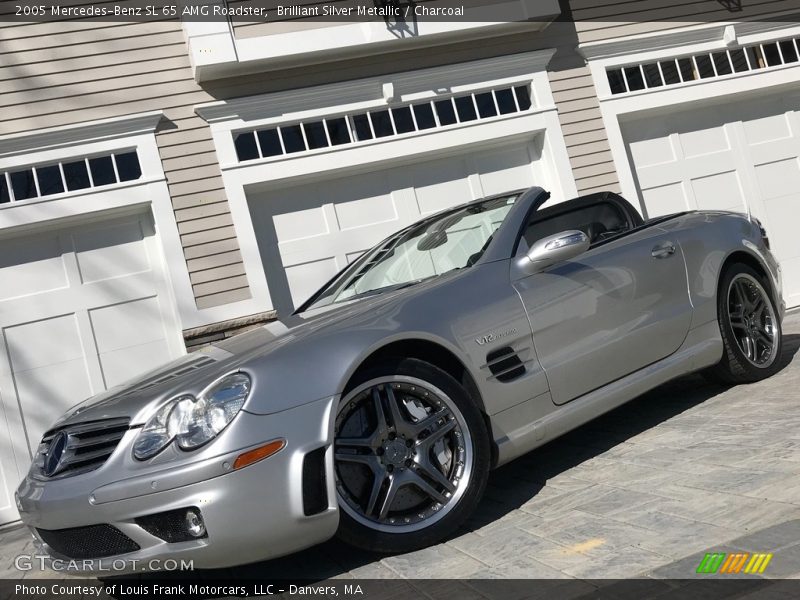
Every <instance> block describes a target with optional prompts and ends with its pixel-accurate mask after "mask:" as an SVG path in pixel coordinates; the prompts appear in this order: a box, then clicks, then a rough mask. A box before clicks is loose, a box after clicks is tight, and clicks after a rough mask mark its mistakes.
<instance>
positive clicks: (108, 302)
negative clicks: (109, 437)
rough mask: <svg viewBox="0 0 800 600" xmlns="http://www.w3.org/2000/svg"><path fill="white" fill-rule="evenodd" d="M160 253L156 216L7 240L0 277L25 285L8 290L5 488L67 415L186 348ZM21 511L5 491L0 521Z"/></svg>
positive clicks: (0, 307)
mask: <svg viewBox="0 0 800 600" xmlns="http://www.w3.org/2000/svg"><path fill="white" fill-rule="evenodd" d="M159 252H160V250H159V245H158V242H157V240H156V238H155V232H154V229H153V224H152V220H151V217H150V216H149V215H136V216H127V217H125V218H121V219H113V220H107V221H102V222H96V223H93V224H91V225H84V226H78V227H71V228H62V229H61V230H57V231H49V232H47V233H42V234H37V235H32V236H29V237H28V236H26V238H25V239H22V240H20V239H8V240H4V241H3V242H0V277H2V279H0V281H2V282H3V283H4V284H5V282H6V281H13V283H14V285H15V288H16V290H17V293H19V292H20V291H22V292H25V293H26V295H25V296H24V297H19V298H5V299H3V298H2V296H0V331H2V338H3V340H4V343H2V344H0V401H2V406H0V409H2V414H0V417H1V416H2V415H5V419H6V420H7V423H8V438H9V441H8V443H7V447H6V446H3V447H2V448H0V452H2V456H0V463H2V465H0V466H2V468H3V470H4V474H3V477H4V478H5V479H2V480H0V488H2V490H0V491H2V492H3V493H5V494H8V493H10V492H11V491H13V489H14V487H15V486H16V485H17V483H18V477H19V476H20V475H21V474H23V473H24V472H25V471H27V468H28V465H29V461H30V457H31V453H32V452H33V451H34V450H35V448H36V446H37V445H38V443H39V440H40V439H41V436H42V434H43V433H44V432H45V431H46V430H47V428H49V427H50V426H51V424H52V422H53V421H54V420H55V419H56V418H57V417H58V416H59V415H61V414H63V413H64V412H65V411H66V410H68V409H69V408H70V407H71V406H74V405H75V404H76V403H77V402H79V401H81V400H83V399H85V398H86V397H88V396H90V395H92V394H93V393H96V392H98V391H101V390H102V389H103V388H104V387H109V386H112V385H116V384H117V383H120V382H122V381H123V380H126V379H129V378H130V377H132V376H135V375H136V374H137V373H139V372H141V371H144V370H148V369H151V368H153V367H155V366H157V365H158V364H160V363H163V362H166V361H168V360H169V359H171V358H174V357H176V356H177V355H178V353H179V352H180V348H179V346H178V344H177V343H176V339H175V336H176V335H179V334H178V324H177V323H176V322H175V320H174V313H173V310H172V308H171V307H170V306H169V304H167V302H168V298H169V295H168V294H169V292H168V286H167V282H166V279H165V275H164V272H163V265H162V264H161V263H160V262H159V261H158V260H156V259H157V257H158V253H159ZM43 284H44V285H43ZM37 286H38V287H37ZM3 289H6V287H5V285H4V286H3ZM0 422H2V424H3V426H5V422H3V421H2V420H1V419H0ZM2 437H5V432H3V436H2ZM9 465H10V466H9ZM12 470H15V471H16V474H13V473H11V471H12ZM16 517H17V515H16V509H15V507H13V506H11V507H8V508H6V507H4V506H3V503H2V495H0V524H3V523H5V522H8V521H11V520H13V519H15V518H16Z"/></svg>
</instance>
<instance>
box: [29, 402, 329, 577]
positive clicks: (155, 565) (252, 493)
mask: <svg viewBox="0 0 800 600" xmlns="http://www.w3.org/2000/svg"><path fill="white" fill-rule="evenodd" d="M335 406H336V399H335V398H327V399H323V400H319V401H316V402H311V403H309V404H305V405H303V406H299V407H297V408H294V409H291V410H287V411H284V412H280V413H276V414H271V415H255V414H251V413H244V412H242V413H240V414H239V415H238V416H237V418H236V419H235V420H234V422H233V423H231V425H230V426H229V429H230V430H229V431H225V432H224V433H223V434H221V436H220V438H222V437H223V436H225V437H226V444H227V445H228V446H230V444H231V440H232V439H235V440H236V441H237V443H241V444H242V445H240V446H239V447H238V448H237V449H235V450H233V451H225V452H224V453H222V454H217V455H215V456H210V457H209V456H208V455H209V454H213V450H212V446H213V445H214V444H213V443H212V444H210V445H209V448H208V449H207V451H206V452H204V453H203V457H202V458H200V457H197V458H196V459H195V460H194V461H191V460H190V459H191V457H192V455H191V454H186V453H184V454H183V455H182V456H181V455H177V456H178V458H177V459H176V460H172V461H170V460H167V461H162V462H161V463H160V464H153V465H149V466H148V467H149V468H146V469H141V468H139V467H140V465H135V464H134V461H133V458H132V457H131V447H132V444H133V440H134V439H135V438H136V435H137V434H138V432H139V429H138V428H135V429H131V430H129V431H128V432H127V434H126V436H125V437H124V438H123V440H122V441H121V442H120V444H119V446H118V447H117V449H116V450H115V451H114V454H113V455H112V456H111V457H110V458H109V460H108V461H107V462H106V463H105V464H104V465H103V466H102V467H100V468H99V469H97V470H95V471H92V472H89V473H85V474H82V475H76V476H73V477H65V478H63V479H53V480H49V481H43V480H41V479H38V478H36V477H33V476H31V475H30V474H29V475H28V477H26V479H25V480H24V481H23V482H22V484H20V487H19V489H18V491H17V496H18V501H17V504H18V508H19V509H20V517H21V519H22V521H23V522H24V523H25V524H26V525H28V527H30V528H31V530H32V532H33V534H34V538H36V539H37V541H38V542H39V545H40V547H41V548H42V549H43V550H44V551H45V552H46V553H47V554H48V555H50V556H51V557H52V558H54V559H58V561H54V563H55V562H58V563H60V564H62V565H64V568H68V569H78V570H86V571H109V570H113V571H114V572H131V571H151V570H160V569H165V568H172V567H173V566H174V565H173V563H171V562H169V559H173V560H175V561H177V563H178V564H180V563H181V561H184V563H185V562H186V561H191V562H192V564H193V568H196V569H197V568H217V567H228V566H232V565H237V564H245V563H250V562H256V561H260V560H265V559H269V558H275V557H278V556H283V555H286V554H290V553H292V552H295V551H297V550H301V549H303V548H307V547H309V546H312V545H315V544H317V543H319V542H322V541H324V540H326V539H328V538H330V537H331V536H333V534H334V533H335V532H336V528H337V526H338V522H339V514H338V508H337V503H336V492H335V486H334V478H333V456H332V430H333V415H334V411H335ZM274 439H285V440H286V446H285V447H284V448H283V449H282V450H280V451H279V452H277V453H276V454H274V455H272V456H270V457H268V458H265V459H263V460H260V461H259V462H256V463H254V464H251V465H249V466H246V467H243V468H241V469H239V470H235V469H234V468H233V464H234V461H235V460H236V457H237V456H239V455H240V454H242V453H243V452H246V451H247V450H250V449H252V448H257V447H259V446H261V445H263V444H264V443H266V442H269V441H271V440H274ZM219 441H222V440H221V439H220V440H219ZM242 442H243V443H242ZM220 449H222V448H220ZM315 451H316V456H317V457H319V456H320V453H324V460H323V463H322V464H323V465H324V467H323V466H320V463H319V461H315V462H314V464H315V465H317V466H316V468H317V469H319V468H322V469H323V470H324V473H322V474H319V473H317V475H318V476H317V477H308V476H306V477H304V468H305V469H309V468H314V466H313V465H311V466H309V464H307V463H308V462H309V461H307V456H308V455H309V454H310V453H313V452H315ZM131 465H134V467H136V468H131ZM142 471H144V472H142ZM134 472H136V473H137V474H135V475H132V473H134ZM306 475H308V474H306ZM310 481H311V482H313V481H316V484H315V485H316V488H315V489H311V488H310V486H311V485H312V484H311V483H309V482H310ZM312 493H313V494H315V499H316V500H315V503H316V508H315V509H314V512H313V514H306V513H308V512H309V511H308V506H309V502H308V498H307V496H308V495H309V494H312ZM320 498H321V500H322V501H321V502H320ZM190 507H196V508H197V509H199V510H200V513H201V514H202V518H203V521H204V524H205V527H206V531H207V537H204V538H199V539H194V540H191V541H181V542H167V541H165V540H164V539H162V538H161V537H158V536H156V535H153V534H151V533H148V531H146V530H145V529H144V528H143V527H141V526H140V525H139V524H137V522H136V519H137V518H140V517H145V516H150V515H156V514H160V513H164V512H168V511H174V510H179V509H187V508H190ZM98 524H103V525H111V526H113V527H115V528H116V529H118V530H119V531H120V532H122V533H123V534H124V535H125V536H127V537H128V538H129V539H130V540H132V541H133V542H134V543H135V544H136V545H138V546H139V548H140V549H139V550H136V551H133V552H128V553H125V554H117V555H112V556H108V557H105V558H101V559H94V558H92V559H91V560H84V559H80V560H70V559H74V558H75V557H74V556H69V555H68V554H60V553H58V552H57V551H55V550H54V549H53V548H51V547H49V546H47V545H46V544H45V543H44V542H43V540H42V537H41V535H40V534H39V533H38V531H37V530H39V529H42V530H47V531H50V532H52V531H57V532H58V533H59V535H72V533H71V532H69V531H68V532H63V531H61V530H65V529H72V528H85V527H87V526H90V525H98Z"/></svg>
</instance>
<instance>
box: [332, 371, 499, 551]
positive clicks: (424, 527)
mask: <svg viewBox="0 0 800 600" xmlns="http://www.w3.org/2000/svg"><path fill="white" fill-rule="evenodd" d="M334 447H335V452H334V467H335V474H336V489H337V494H338V500H339V507H340V509H341V511H340V514H341V519H340V525H339V531H338V535H339V537H340V538H342V539H343V540H344V541H346V542H348V543H350V544H352V545H354V546H357V547H360V548H364V549H366V550H371V551H377V552H408V551H411V550H415V549H418V548H422V547H424V546H428V545H430V544H433V543H436V542H438V541H440V540H442V539H443V538H445V537H447V536H448V535H450V534H452V533H453V532H454V531H455V530H456V529H457V528H458V527H459V526H460V525H461V524H462V523H463V522H464V521H465V520H466V519H467V517H469V515H470V514H471V513H472V512H473V511H474V510H475V507H476V506H477V504H478V502H479V501H480V498H481V496H482V494H483V490H484V488H485V486H486V480H487V478H488V473H489V463H490V450H489V439H488V435H487V432H486V427H485V425H484V423H483V419H482V416H481V413H480V411H479V410H478V408H477V406H476V405H475V403H474V401H473V400H472V398H471V397H470V396H469V394H468V393H467V392H466V390H465V389H464V388H463V387H462V386H461V385H460V384H459V383H458V382H457V381H456V380H455V379H453V378H452V377H451V376H450V375H448V374H447V373H445V372H444V371H442V370H441V369H439V368H437V367H435V366H433V365H431V364H429V363H426V362H423V361H420V360H416V359H398V360H394V361H387V362H385V363H383V364H381V365H379V366H377V367H376V368H373V369H370V370H368V371H366V372H364V373H362V374H361V375H360V376H359V377H358V378H357V380H356V381H355V382H354V383H353V385H351V386H350V391H348V392H347V393H346V394H345V396H344V398H343V400H342V402H341V404H340V406H339V410H338V414H337V418H336V430H335V441H334Z"/></svg>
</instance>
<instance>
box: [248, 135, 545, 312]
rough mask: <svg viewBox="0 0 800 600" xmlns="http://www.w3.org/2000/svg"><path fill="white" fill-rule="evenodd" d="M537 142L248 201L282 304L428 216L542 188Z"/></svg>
mask: <svg viewBox="0 0 800 600" xmlns="http://www.w3.org/2000/svg"><path fill="white" fill-rule="evenodd" d="M539 156H540V153H539V150H538V145H537V143H536V142H532V143H529V144H517V145H514V146H508V147H504V148H501V149H498V148H490V149H484V150H480V151H475V152H472V153H470V154H463V155H459V156H455V157H448V158H438V159H434V160H427V161H425V162H417V163H412V164H403V165H396V166H393V167H392V168H389V169H384V170H380V171H374V172H371V173H362V174H359V175H353V176H350V177H346V178H340V179H334V180H326V181H324V182H317V183H314V184H307V185H303V186H299V187H294V188H288V189H282V190H277V191H271V192H269V193H264V194H260V195H258V196H252V197H250V198H249V201H250V211H251V214H252V217H253V226H254V227H255V230H256V236H257V238H258V243H259V249H260V251H261V258H262V262H263V264H264V268H265V270H266V274H267V281H268V284H269V289H270V295H271V297H272V300H273V303H274V305H275V308H276V309H277V310H278V312H279V313H281V314H284V313H286V312H288V311H290V310H291V309H292V307H293V306H297V305H299V304H300V303H302V302H303V301H304V300H306V299H307V298H308V297H309V296H310V295H311V294H313V293H314V292H315V291H316V290H317V289H318V288H319V287H320V286H321V285H322V284H323V283H325V282H326V281H327V280H328V279H330V278H331V277H332V276H333V275H335V274H336V273H337V272H338V271H339V270H340V269H342V268H344V266H346V265H347V264H348V263H349V262H351V261H352V260H354V259H355V258H357V257H358V256H359V255H360V254H361V253H362V252H364V251H365V250H367V249H369V248H371V247H372V246H373V245H375V244H376V243H378V242H379V241H381V240H382V239H383V238H385V237H387V236H388V235H390V234H391V233H392V232H394V231H397V230H398V229H401V228H402V227H404V226H406V225H408V224H410V223H412V222H414V221H416V220H418V219H419V218H420V217H421V216H424V215H427V214H431V213H434V212H437V211H440V210H442V209H444V208H447V207H450V206H454V205H456V204H461V203H464V202H468V201H469V200H472V199H477V198H481V197H483V196H487V195H492V194H499V193H503V192H507V191H513V190H517V189H521V188H525V187H528V186H531V185H534V184H536V185H541V186H542V187H545V188H547V187H548V186H547V183H546V182H545V181H544V180H543V175H542V173H541V172H540V171H541V169H540V167H539V164H538V163H537V160H538V157H539Z"/></svg>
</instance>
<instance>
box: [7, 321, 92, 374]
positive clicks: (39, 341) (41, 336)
mask: <svg viewBox="0 0 800 600" xmlns="http://www.w3.org/2000/svg"><path fill="white" fill-rule="evenodd" d="M4 333H5V337H6V347H7V348H8V354H9V358H10V360H11V367H12V369H13V370H14V371H15V372H19V371H28V370H30V369H36V368H40V367H45V366H48V365H52V364H55V363H59V362H66V361H70V360H73V359H77V358H83V347H82V345H81V338H80V333H79V332H78V322H77V320H76V319H75V315H74V314H69V315H61V316H58V317H52V318H49V319H42V320H40V321H34V322H31V323H25V324H23V325H17V326H14V327H6V328H5V329H4ZM53 340H58V343H57V344H54V343H52V341H53Z"/></svg>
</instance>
